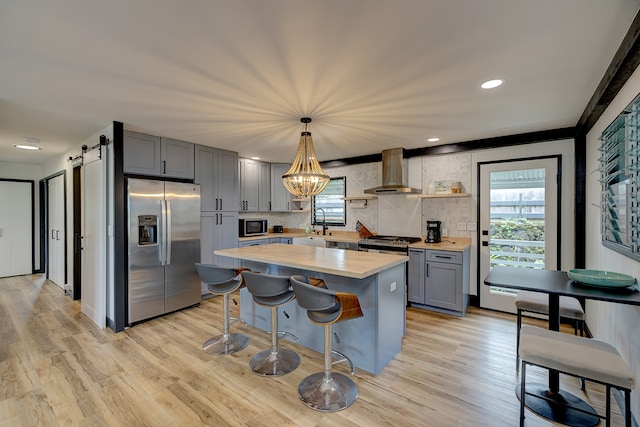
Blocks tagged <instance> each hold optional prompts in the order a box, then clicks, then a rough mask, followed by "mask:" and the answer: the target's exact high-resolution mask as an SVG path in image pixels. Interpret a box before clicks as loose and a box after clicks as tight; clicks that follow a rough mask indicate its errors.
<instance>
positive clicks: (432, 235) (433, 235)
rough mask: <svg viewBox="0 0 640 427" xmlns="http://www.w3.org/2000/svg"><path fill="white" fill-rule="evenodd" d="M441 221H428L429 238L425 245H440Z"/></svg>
mask: <svg viewBox="0 0 640 427" xmlns="http://www.w3.org/2000/svg"><path fill="white" fill-rule="evenodd" d="M440 224H441V222H440V221H427V238H426V239H424V242H425V243H440V238H441V232H440Z"/></svg>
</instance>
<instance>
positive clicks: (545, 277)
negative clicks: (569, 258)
mask: <svg viewBox="0 0 640 427" xmlns="http://www.w3.org/2000/svg"><path fill="white" fill-rule="evenodd" d="M484 284H485V285H487V286H492V287H498V288H506V289H518V290H527V291H533V292H543V293H546V294H548V296H549V330H553V331H558V330H560V296H570V297H576V298H579V299H585V300H587V299H590V300H597V301H606V302H610V303H617V304H631V305H640V291H639V289H638V284H637V283H634V284H633V285H632V286H629V287H616V288H613V287H604V286H592V285H587V284H583V283H579V282H575V281H573V280H572V279H571V278H569V276H568V274H567V272H566V271H557V270H545V269H533V268H523V267H504V266H495V267H493V268H492V269H491V271H490V272H489V274H488V275H487V277H485V279H484ZM525 388H526V393H527V395H526V397H525V406H526V407H528V408H529V409H530V410H531V411H533V412H535V413H537V414H538V415H540V416H542V417H544V418H547V419H549V420H552V421H555V422H558V423H561V424H564V425H568V426H573V427H588V426H595V425H597V424H598V423H600V418H599V417H598V416H597V413H596V411H595V410H594V409H593V408H592V407H591V405H589V404H588V403H587V402H585V401H584V400H582V399H581V398H579V397H578V396H575V395H573V394H571V393H569V392H567V391H565V390H562V389H560V373H559V372H558V371H556V370H552V369H550V370H549V379H548V383H547V384H544V383H527V384H526V385H525ZM516 394H517V395H518V398H519V399H522V398H523V397H522V396H520V386H519V385H518V386H517V387H516ZM575 408H578V409H575Z"/></svg>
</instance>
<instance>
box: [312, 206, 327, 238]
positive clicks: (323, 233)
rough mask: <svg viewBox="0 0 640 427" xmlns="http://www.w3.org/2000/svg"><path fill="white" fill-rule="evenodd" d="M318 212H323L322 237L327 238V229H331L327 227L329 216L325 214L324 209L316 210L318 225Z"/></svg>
mask: <svg viewBox="0 0 640 427" xmlns="http://www.w3.org/2000/svg"><path fill="white" fill-rule="evenodd" d="M318 211H322V235H323V236H326V235H327V229H328V228H329V227H327V214H326V213H325V211H324V209H322V208H316V210H315V214H316V224H317V223H318Z"/></svg>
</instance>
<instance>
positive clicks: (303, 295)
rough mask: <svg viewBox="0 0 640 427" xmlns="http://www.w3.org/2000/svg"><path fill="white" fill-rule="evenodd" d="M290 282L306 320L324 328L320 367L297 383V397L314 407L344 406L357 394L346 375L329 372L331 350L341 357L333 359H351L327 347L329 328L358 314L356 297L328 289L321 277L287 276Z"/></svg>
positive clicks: (336, 409) (326, 410)
mask: <svg viewBox="0 0 640 427" xmlns="http://www.w3.org/2000/svg"><path fill="white" fill-rule="evenodd" d="M291 286H292V287H293V291H294V292H295V294H296V300H297V302H298V305H299V306H300V307H302V308H304V309H306V310H307V317H308V318H309V320H311V322H312V323H315V324H316V325H319V326H322V327H323V328H324V371H323V372H318V373H315V374H312V375H310V376H308V377H307V378H305V379H304V380H302V382H301V383H300V385H299V386H298V397H300V400H302V402H303V403H304V404H305V405H307V406H308V407H309V408H312V409H315V410H316V411H322V412H335V411H339V410H341V409H345V408H347V407H349V406H351V404H353V402H355V401H356V399H357V398H358V386H357V385H356V384H355V383H354V382H353V380H351V378H349V377H347V376H346V375H343V374H340V373H332V372H331V366H332V365H333V363H332V360H331V356H332V354H337V355H338V356H340V357H341V359H340V360H338V361H336V362H335V363H339V362H342V361H348V362H349V363H350V362H351V361H350V360H349V359H348V358H347V357H346V356H345V355H343V354H341V353H338V352H336V351H332V350H331V335H332V334H331V328H332V325H333V324H335V323H337V322H341V321H344V320H348V319H355V318H358V317H362V315H363V314H362V309H361V308H360V302H359V301H358V297H357V296H356V295H354V294H350V293H346V292H336V291H332V290H330V289H327V288H326V286H324V282H323V281H321V280H319V279H309V278H306V277H303V276H291ZM351 374H353V364H351Z"/></svg>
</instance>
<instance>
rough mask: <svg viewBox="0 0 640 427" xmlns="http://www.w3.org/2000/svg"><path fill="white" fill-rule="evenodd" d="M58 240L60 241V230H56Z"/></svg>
mask: <svg viewBox="0 0 640 427" xmlns="http://www.w3.org/2000/svg"><path fill="white" fill-rule="evenodd" d="M56 240H60V230H56Z"/></svg>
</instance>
